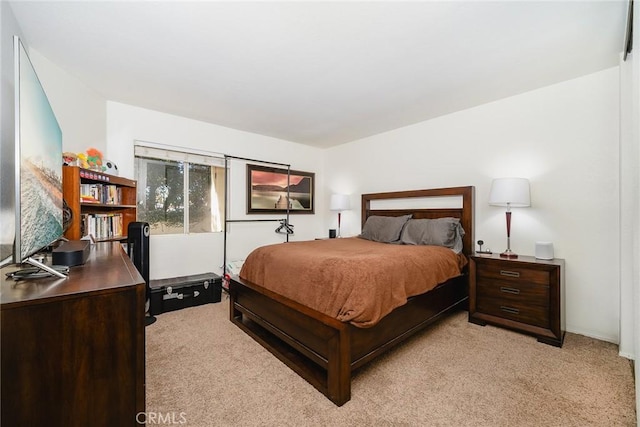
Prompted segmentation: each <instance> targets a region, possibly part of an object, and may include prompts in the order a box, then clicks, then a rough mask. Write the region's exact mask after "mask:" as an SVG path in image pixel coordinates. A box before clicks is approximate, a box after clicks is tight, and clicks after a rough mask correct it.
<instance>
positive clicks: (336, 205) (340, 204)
mask: <svg viewBox="0 0 640 427" xmlns="http://www.w3.org/2000/svg"><path fill="white" fill-rule="evenodd" d="M350 208H351V206H350V197H349V196H348V195H347V194H332V195H331V203H330V204H329V209H330V210H332V211H338V235H337V236H336V237H340V214H341V213H342V211H346V210H349V209H350Z"/></svg>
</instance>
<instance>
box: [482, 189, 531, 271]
mask: <svg viewBox="0 0 640 427" xmlns="http://www.w3.org/2000/svg"><path fill="white" fill-rule="evenodd" d="M489 205H491V206H506V208H507V212H506V218H507V249H506V250H505V251H504V252H503V253H501V254H500V256H501V257H503V258H518V255H517V254H516V253H514V252H513V251H512V250H511V208H524V207H528V206H531V194H530V190H529V180H528V179H526V178H497V179H494V180H493V182H492V183H491V191H490V193H489Z"/></svg>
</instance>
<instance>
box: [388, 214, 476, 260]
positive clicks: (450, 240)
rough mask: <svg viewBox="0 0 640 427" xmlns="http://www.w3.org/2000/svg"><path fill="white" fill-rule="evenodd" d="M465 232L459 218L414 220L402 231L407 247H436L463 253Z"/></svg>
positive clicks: (402, 237) (401, 239)
mask: <svg viewBox="0 0 640 427" xmlns="http://www.w3.org/2000/svg"><path fill="white" fill-rule="evenodd" d="M462 236H464V230H463V228H462V225H460V219H459V218H449V217H447V218H435V219H412V220H409V221H408V222H407V224H406V225H405V226H404V228H403V229H402V234H401V236H400V241H401V243H403V244H405V245H435V246H444V247H446V248H451V249H453V251H454V252H456V253H460V252H462Z"/></svg>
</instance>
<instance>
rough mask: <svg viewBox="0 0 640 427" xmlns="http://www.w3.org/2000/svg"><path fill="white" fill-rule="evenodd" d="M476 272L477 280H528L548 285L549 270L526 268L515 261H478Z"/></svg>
mask: <svg viewBox="0 0 640 427" xmlns="http://www.w3.org/2000/svg"><path fill="white" fill-rule="evenodd" d="M476 274H477V276H478V280H480V279H482V278H485V279H492V280H507V281H517V282H530V283H536V284H538V285H549V283H550V281H551V280H550V278H549V270H548V269H544V270H539V269H534V268H530V267H529V268H528V267H527V266H526V265H522V266H520V265H518V264H517V263H515V262H491V263H484V262H478V264H477V269H476Z"/></svg>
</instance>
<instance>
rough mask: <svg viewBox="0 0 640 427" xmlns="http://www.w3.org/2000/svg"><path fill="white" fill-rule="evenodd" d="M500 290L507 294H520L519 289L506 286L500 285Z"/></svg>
mask: <svg viewBox="0 0 640 427" xmlns="http://www.w3.org/2000/svg"><path fill="white" fill-rule="evenodd" d="M500 291H501V292H504V293H507V294H514V295H518V294H520V289H516V288H507V287H506V286H500Z"/></svg>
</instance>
